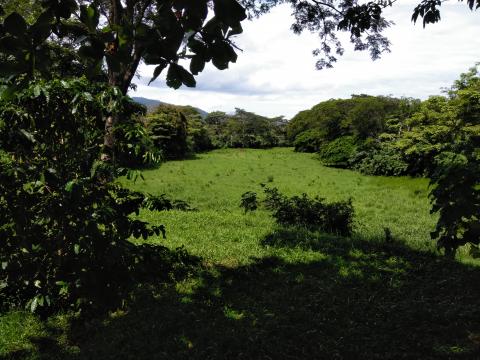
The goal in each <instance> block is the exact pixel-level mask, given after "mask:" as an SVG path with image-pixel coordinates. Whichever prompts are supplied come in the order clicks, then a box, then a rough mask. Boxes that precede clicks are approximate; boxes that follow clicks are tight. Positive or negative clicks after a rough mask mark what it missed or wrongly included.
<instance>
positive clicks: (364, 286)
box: [0, 228, 480, 360]
mask: <svg viewBox="0 0 480 360" xmlns="http://www.w3.org/2000/svg"><path fill="white" fill-rule="evenodd" d="M263 243H264V245H265V246H269V247H278V248H283V249H285V250H288V249H289V248H292V247H298V246H301V247H302V248H304V249H305V250H308V251H310V252H315V253H317V254H318V255H319V256H318V257H316V258H315V259H311V260H300V261H286V260H285V259H283V258H280V257H271V258H262V259H252V262H251V264H249V265H244V266H240V267H235V268H231V267H228V268H227V267H221V266H218V267H213V268H203V269H200V270H199V272H197V273H196V274H195V276H193V277H191V278H190V280H189V281H184V282H181V283H177V284H176V285H175V286H171V285H169V286H163V287H162V286H159V287H157V288H151V287H150V288H148V289H147V290H148V291H145V292H143V293H142V292H139V293H137V296H136V299H135V301H134V302H133V303H131V307H130V308H129V311H128V312H117V313H115V314H113V315H112V316H110V317H108V318H106V319H105V318H97V319H91V320H90V321H89V322H87V323H77V322H70V323H68V325H65V324H63V325H62V322H61V321H60V322H59V321H56V320H55V319H53V318H52V319H51V320H50V321H49V322H48V323H45V324H44V325H42V326H43V328H42V331H43V333H42V335H41V336H38V333H37V336H35V337H34V336H31V337H30V338H28V342H29V343H30V344H31V347H30V348H26V349H24V350H21V349H18V348H16V349H12V350H11V351H9V352H4V353H3V354H5V355H4V356H5V358H26V359H34V358H36V359H39V358H40V359H94V358H95V359H100V358H101V359H118V358H122V359H152V358H154V359H207V358H208V359H269V358H270V359H312V358H315V359H362V360H363V359H365V360H371V359H379V360H380V359H382V360H387V359H388V360H397V359H412V360H413V359H426V360H438V359H441V360H447V359H449V360H451V359H454V360H460V359H463V360H473V359H478V358H479V356H480V353H479V347H478V343H476V342H475V335H476V334H477V336H478V334H479V333H480V326H479V324H478V321H477V319H478V318H479V316H480V307H479V304H478V298H479V296H480V288H479V287H478V286H472V284H475V283H478V281H479V280H480V272H479V270H478V268H475V267H469V266H466V265H462V264H460V263H457V262H453V261H449V260H448V259H445V258H439V257H437V256H435V255H432V254H429V253H421V252H416V251H413V250H411V249H408V248H406V247H404V246H402V244H400V243H397V242H393V243H390V244H386V243H384V242H383V241H381V240H377V241H376V240H374V239H346V238H338V237H334V236H325V235H324V234H320V233H316V232H309V231H306V230H305V229H299V228H290V229H279V230H278V231H276V232H274V233H271V234H269V235H268V236H266V237H265V238H264V240H263ZM152 290H153V294H152V292H151V291H152ZM22 318H23V320H24V323H25V324H27V323H28V322H31V320H29V317H27V316H25V315H22V314H11V315H9V316H7V317H3V318H1V319H0V321H2V323H3V324H7V323H8V321H9V319H11V320H10V321H12V322H15V321H16V323H17V324H18V323H20V319H22ZM23 326H26V325H23Z"/></svg>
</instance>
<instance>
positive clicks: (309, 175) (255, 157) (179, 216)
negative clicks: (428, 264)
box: [134, 149, 435, 264]
mask: <svg viewBox="0 0 480 360" xmlns="http://www.w3.org/2000/svg"><path fill="white" fill-rule="evenodd" d="M144 176H145V181H139V182H137V183H136V184H135V186H134V187H135V188H136V189H138V190H140V191H145V192H150V193H154V194H161V193H166V194H168V195H169V196H172V197H175V198H180V199H183V200H186V201H188V202H189V203H190V204H191V205H192V206H194V207H196V208H197V209H198V210H200V211H198V212H194V213H188V214H185V213H183V212H178V211H172V212H169V213H165V214H162V215H161V216H159V215H158V214H156V213H150V212H144V213H143V214H142V218H145V219H148V220H149V221H151V222H153V223H156V224H161V223H164V224H165V225H166V226H167V230H168V232H169V234H168V239H167V240H166V244H167V245H168V246H172V247H175V246H180V245H185V246H186V247H187V249H188V250H189V251H190V252H192V253H193V254H195V255H199V256H201V257H203V258H205V259H206V260H209V261H212V262H215V263H218V262H222V261H232V262H235V263H237V264H247V263H248V262H249V258H250V257H252V256H253V257H264V256H272V255H280V254H279V252H282V251H281V250H279V249H272V248H269V247H265V246H264V245H263V244H262V239H264V238H265V237H266V236H268V235H269V234H271V233H272V232H275V231H276V226H275V224H274V221H273V220H272V218H271V216H270V214H269V213H268V212H267V211H265V210H259V211H257V212H255V213H252V214H250V213H249V214H247V215H245V214H244V213H243V211H242V210H241V209H240V208H239V202H240V196H241V194H242V193H244V192H245V191H255V192H257V194H258V195H259V197H260V198H262V196H263V190H262V187H261V186H260V184H261V183H263V184H266V185H267V186H275V187H278V188H279V190H280V191H281V192H283V193H286V194H288V195H294V194H301V193H303V192H305V193H307V194H308V195H311V196H314V195H319V196H321V197H325V198H326V199H327V200H329V201H335V200H345V199H348V198H349V197H352V199H353V205H354V208H355V211H356V224H355V236H356V237H361V238H367V239H374V238H380V237H383V236H384V228H385V227H389V228H390V229H391V231H392V233H393V236H394V237H395V238H396V239H398V240H400V241H405V242H408V243H409V244H410V245H412V246H414V247H415V248H417V249H433V244H432V241H431V240H430V235H429V234H430V231H432V229H433V227H434V224H435V218H434V217H433V216H431V215H430V213H429V210H430V206H429V202H428V199H427V194H428V182H427V180H425V179H411V178H386V177H371V176H363V175H360V174H358V173H355V172H353V171H350V170H341V169H332V168H326V167H322V166H320V165H319V163H318V160H317V159H316V158H315V155H312V154H301V153H294V152H293V151H292V150H291V149H273V150H220V151H214V152H211V153H208V154H202V155H199V156H198V159H194V160H185V161H175V162H169V163H166V164H164V165H162V167H161V168H160V169H158V170H152V171H146V172H145V173H144ZM157 241H158V242H162V243H163V242H164V241H163V239H157ZM296 255H299V256H300V258H302V257H303V256H304V255H305V254H304V252H303V251H301V254H289V255H287V257H288V256H295V257H296ZM282 256H283V255H282ZM295 260H298V259H295Z"/></svg>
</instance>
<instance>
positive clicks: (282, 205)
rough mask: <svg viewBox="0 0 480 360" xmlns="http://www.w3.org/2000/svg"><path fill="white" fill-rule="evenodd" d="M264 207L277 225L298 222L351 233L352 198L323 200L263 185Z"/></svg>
mask: <svg viewBox="0 0 480 360" xmlns="http://www.w3.org/2000/svg"><path fill="white" fill-rule="evenodd" d="M265 194H266V199H265V204H266V207H267V208H268V209H270V210H272V212H273V217H274V218H275V220H276V221H277V222H278V223H279V224H281V225H299V226H305V227H308V228H313V229H317V230H321V231H324V232H328V233H334V234H339V235H342V236H348V235H350V234H351V233H352V226H353V216H354V209H353V206H352V200H351V199H349V200H347V201H339V202H333V203H326V202H325V199H322V198H320V197H315V198H310V197H308V196H307V194H302V195H301V196H292V197H287V196H285V195H283V194H281V193H280V192H279V191H278V189H276V188H266V189H265Z"/></svg>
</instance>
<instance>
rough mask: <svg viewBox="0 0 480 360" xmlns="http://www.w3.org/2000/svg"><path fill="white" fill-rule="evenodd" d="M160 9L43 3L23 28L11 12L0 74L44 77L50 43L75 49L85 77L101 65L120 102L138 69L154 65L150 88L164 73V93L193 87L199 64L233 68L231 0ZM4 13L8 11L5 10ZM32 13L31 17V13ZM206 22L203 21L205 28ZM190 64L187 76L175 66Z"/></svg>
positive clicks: (0, 49) (236, 13)
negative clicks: (187, 61) (141, 65)
mask: <svg viewBox="0 0 480 360" xmlns="http://www.w3.org/2000/svg"><path fill="white" fill-rule="evenodd" d="M209 4H210V2H209V1H208V0H202V1H196V0H195V1H193V0H192V1H182V2H174V3H168V4H167V3H163V2H156V1H151V0H139V1H128V2H126V3H123V2H121V1H112V2H91V1H90V2H83V1H77V0H63V1H44V2H42V6H43V9H42V10H41V11H40V14H39V15H38V17H37V18H36V20H35V22H33V23H32V25H30V24H29V23H28V22H27V21H26V20H25V19H24V17H23V16H22V15H20V14H18V13H17V12H12V13H10V14H7V15H6V16H5V19H4V21H3V25H2V26H1V27H0V37H1V38H2V42H1V43H0V53H2V54H5V55H6V56H5V57H2V58H1V61H2V69H5V70H7V69H8V70H7V74H2V75H4V76H5V75H6V76H10V77H17V78H18V77H19V76H21V75H22V74H29V75H33V74H34V73H35V72H39V73H41V74H42V75H43V76H44V77H48V74H49V72H50V68H49V64H50V62H51V61H50V60H51V56H52V54H51V53H49V51H48V44H49V43H51V42H52V41H56V42H59V43H61V42H62V41H63V42H64V43H70V44H75V47H74V48H75V49H76V51H77V53H78V55H79V56H80V58H81V59H82V61H84V62H85V64H86V65H87V67H88V69H89V71H88V72H87V74H88V76H92V77H95V76H98V74H99V73H102V72H103V71H104V69H103V65H104V64H105V65H106V70H107V71H106V73H107V76H108V83H109V84H110V85H113V86H117V87H118V88H120V89H121V91H122V93H123V94H126V92H127V90H128V88H129V87H130V85H131V81H132V79H133V76H134V75H135V72H136V70H137V67H138V65H139V63H140V61H142V60H143V61H144V62H145V63H146V64H150V65H156V68H155V70H154V73H153V77H152V81H153V80H155V79H156V78H157V77H158V76H159V75H160V73H161V72H163V70H165V69H167V75H166V79H167V85H168V86H170V87H173V88H178V87H180V86H182V85H185V86H189V87H192V86H195V84H196V81H195V78H194V75H198V73H199V72H201V71H202V70H203V68H204V66H205V63H207V62H210V61H212V63H213V64H214V66H216V67H217V68H218V69H226V68H228V66H229V64H230V63H231V62H235V61H236V60H237V54H236V53H235V50H234V47H233V43H232V41H231V38H232V36H234V35H236V34H239V33H241V32H242V28H241V25H240V22H241V21H242V20H244V19H245V18H246V14H245V11H244V9H243V8H242V7H241V6H240V5H239V4H238V3H237V2H236V1H235V0H221V1H220V0H215V1H213V5H214V6H213V16H209V15H210V14H209V13H210V9H209ZM6 10H12V9H11V6H9V7H8V8H7V9H6ZM37 10H38V9H37ZM207 17H208V18H209V20H208V21H207ZM179 59H190V71H188V70H187V69H185V68H184V67H183V66H182V65H180V64H178V60H179Z"/></svg>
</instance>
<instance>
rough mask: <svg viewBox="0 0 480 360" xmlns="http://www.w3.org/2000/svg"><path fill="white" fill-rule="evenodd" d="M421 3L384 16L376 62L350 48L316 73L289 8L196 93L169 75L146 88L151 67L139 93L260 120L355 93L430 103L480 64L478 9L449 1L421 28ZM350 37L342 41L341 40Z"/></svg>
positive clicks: (243, 41)
mask: <svg viewBox="0 0 480 360" xmlns="http://www.w3.org/2000/svg"><path fill="white" fill-rule="evenodd" d="M415 4H416V2H413V1H409V2H408V3H402V4H401V5H400V4H394V5H393V7H392V8H391V9H389V10H388V11H387V13H386V14H387V15H388V18H390V19H391V20H393V21H394V22H395V25H393V26H392V27H391V28H390V29H388V30H387V31H386V35H387V37H388V38H389V39H390V41H391V42H392V46H391V50H392V52H391V53H389V54H384V56H383V57H382V59H380V60H377V61H375V62H372V61H371V60H370V58H369V56H368V54H367V53H360V52H354V51H353V50H352V49H351V47H350V46H349V44H348V43H347V42H344V45H345V48H346V51H345V55H344V56H343V57H340V59H339V61H338V63H337V64H336V66H335V67H334V68H333V69H328V70H321V71H317V70H315V58H314V57H313V56H312V55H311V51H312V50H313V49H315V48H316V47H317V46H318V38H317V36H316V35H315V34H310V33H304V34H302V35H300V36H298V35H295V34H293V33H292V32H291V31H290V24H291V23H292V18H291V16H290V12H291V10H290V9H289V8H288V7H287V6H279V7H277V8H275V9H274V10H273V11H272V12H271V13H270V14H268V15H265V16H263V17H261V18H260V19H257V20H254V21H252V22H247V23H246V24H245V25H244V30H245V31H244V33H243V34H242V35H240V36H239V37H238V40H237V44H238V46H239V47H240V48H242V49H243V53H239V57H238V61H237V63H236V64H232V66H231V67H230V69H228V70H225V71H219V70H217V69H215V68H214V67H213V66H212V65H211V64H209V65H207V67H206V69H205V71H204V72H203V73H202V74H200V75H199V76H198V77H197V88H196V89H186V88H181V89H179V90H173V89H169V88H167V87H166V86H165V84H164V78H161V79H159V80H157V81H156V82H154V83H152V84H151V85H150V86H146V82H147V81H146V80H147V79H148V78H149V76H150V75H151V74H152V72H153V68H152V67H148V66H145V65H143V66H142V67H141V68H140V75H141V76H142V79H141V81H140V83H139V85H138V90H137V92H136V93H134V94H132V95H134V96H144V97H147V98H152V99H158V100H161V101H165V102H170V103H175V104H190V105H193V106H197V107H200V108H202V109H204V110H206V111H212V110H223V111H232V110H233V109H234V108H235V107H240V108H244V109H246V110H249V111H254V112H257V113H259V114H262V115H267V116H276V115H285V116H287V117H291V116H293V115H295V114H296V113H297V112H298V111H301V110H304V109H307V108H310V107H312V106H313V105H315V104H317V103H318V102H320V101H322V100H326V99H329V98H337V97H349V96H350V95H351V94H354V93H356V94H358V93H368V94H372V95H382V94H383V95H388V94H391V95H394V96H412V97H420V98H426V97H427V96H428V95H431V94H438V93H439V92H440V88H443V87H448V86H450V85H451V84H452V82H453V81H454V80H455V79H456V78H457V77H458V75H459V74H460V73H461V72H464V71H466V70H467V69H468V68H469V67H470V66H472V65H473V64H474V63H475V62H477V61H479V60H480V56H479V53H478V49H480V37H478V36H477V34H478V29H479V27H478V16H479V15H480V14H479V13H478V12H471V11H470V10H469V9H468V7H467V5H466V4H465V3H457V2H451V3H448V2H447V3H444V4H443V8H442V20H441V21H440V22H439V23H438V24H434V25H427V27H426V29H423V28H422V24H421V20H420V22H419V23H417V24H416V25H415V26H414V25H413V23H412V22H411V21H410V17H411V13H412V9H413V7H414V6H415ZM342 39H345V37H342Z"/></svg>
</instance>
